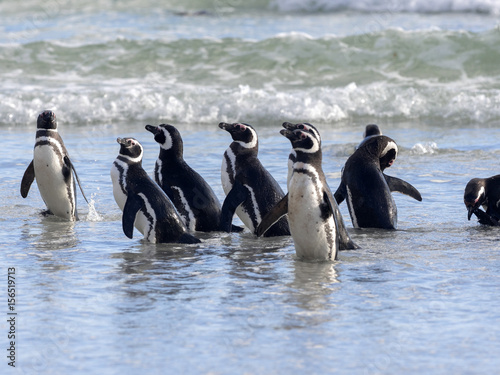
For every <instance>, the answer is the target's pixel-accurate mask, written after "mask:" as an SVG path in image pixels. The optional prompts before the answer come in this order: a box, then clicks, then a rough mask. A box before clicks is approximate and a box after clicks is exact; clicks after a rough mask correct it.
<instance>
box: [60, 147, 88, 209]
mask: <svg viewBox="0 0 500 375" xmlns="http://www.w3.org/2000/svg"><path fill="white" fill-rule="evenodd" d="M64 163H65V164H66V165H67V166H68V168H70V170H73V173H74V174H75V178H76V182H77V183H78V186H79V187H80V191H81V192H82V195H83V199H85V202H87V204H88V203H89V201H88V200H87V197H86V196H85V193H84V192H83V188H82V184H81V183H80V179H79V178H78V175H77V174H76V169H75V167H74V165H73V163H72V162H71V160H69V157H68V155H66V156H65V157H64Z"/></svg>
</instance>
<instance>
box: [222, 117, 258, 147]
mask: <svg viewBox="0 0 500 375" xmlns="http://www.w3.org/2000/svg"><path fill="white" fill-rule="evenodd" d="M219 128H221V129H224V130H225V131H227V132H229V134H231V137H232V138H233V141H234V142H236V143H238V144H239V145H240V146H242V147H244V148H246V149H253V148H255V149H257V148H258V144H259V143H258V137H257V132H256V131H255V129H254V128H253V127H252V126H251V125H248V124H244V123H239V122H236V123H234V124H228V123H225V122H221V123H220V124H219Z"/></svg>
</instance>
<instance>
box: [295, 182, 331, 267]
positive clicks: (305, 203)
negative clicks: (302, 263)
mask: <svg viewBox="0 0 500 375" xmlns="http://www.w3.org/2000/svg"><path fill="white" fill-rule="evenodd" d="M322 191H323V189H322V187H318V186H316V183H315V182H314V181H313V180H312V179H311V178H310V177H309V176H308V175H306V174H304V173H294V174H293V175H292V178H291V179H290V189H289V191H288V223H289V225H290V232H291V234H292V238H293V242H294V244H295V252H296V254H297V256H298V257H299V258H305V259H335V256H336V254H335V249H336V246H335V245H336V244H335V239H336V228H335V220H334V217H333V215H332V216H330V217H329V218H328V219H327V220H326V221H325V220H323V219H322V217H321V208H320V204H321V203H322V201H323V197H322V194H321V192H322Z"/></svg>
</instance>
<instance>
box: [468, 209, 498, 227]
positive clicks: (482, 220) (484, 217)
mask: <svg viewBox="0 0 500 375" xmlns="http://www.w3.org/2000/svg"><path fill="white" fill-rule="evenodd" d="M474 215H476V217H477V219H478V222H479V224H482V225H490V226H494V227H498V226H500V223H499V222H498V220H497V219H495V218H494V217H493V216H491V215H489V214H488V213H486V212H484V211H483V210H481V209H479V208H477V209H475V210H474Z"/></svg>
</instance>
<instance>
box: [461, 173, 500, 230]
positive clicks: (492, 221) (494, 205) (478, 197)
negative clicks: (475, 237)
mask: <svg viewBox="0 0 500 375" xmlns="http://www.w3.org/2000/svg"><path fill="white" fill-rule="evenodd" d="M464 203H465V207H466V208H467V211H468V214H467V219H468V220H470V218H471V216H472V214H474V215H476V216H477V218H478V221H479V223H480V224H484V225H491V226H500V223H499V221H500V175H496V176H492V177H489V178H473V179H472V180H470V181H469V182H468V183H467V185H466V186H465V192H464ZM481 206H482V207H483V209H484V211H482V210H481V208H480V207H481Z"/></svg>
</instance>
